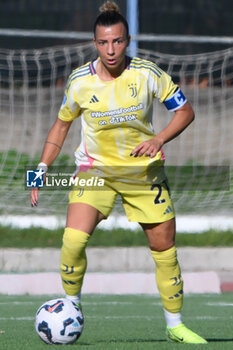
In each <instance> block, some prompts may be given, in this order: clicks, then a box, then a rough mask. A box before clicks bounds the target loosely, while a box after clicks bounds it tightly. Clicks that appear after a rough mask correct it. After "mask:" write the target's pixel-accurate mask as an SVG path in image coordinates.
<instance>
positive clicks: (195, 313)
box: [0, 293, 233, 350]
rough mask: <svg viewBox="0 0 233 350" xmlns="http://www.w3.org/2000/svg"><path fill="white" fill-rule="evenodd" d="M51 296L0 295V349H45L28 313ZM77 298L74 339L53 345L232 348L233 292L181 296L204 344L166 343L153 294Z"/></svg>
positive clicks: (92, 349) (123, 349) (136, 349)
mask: <svg viewBox="0 0 233 350" xmlns="http://www.w3.org/2000/svg"><path fill="white" fill-rule="evenodd" d="M54 297H56V296H52V297H51V296H49V297H48V296H4V295H0V349H1V350H29V349H30V350H31V349H33V350H40V349H48V347H49V345H47V344H45V343H43V342H42V341H41V340H40V338H39V337H38V335H37V334H36V332H35V329H34V317H35V313H36V311H37V309H38V308H39V306H40V305H41V304H42V303H44V302H45V301H46V300H49V299H52V298H54ZM82 301H83V303H82V304H83V312H84V317H85V327H84V331H83V334H82V336H81V337H80V338H79V340H78V341H77V342H76V343H75V344H73V345H59V347H58V348H59V349H63V348H64V349H67V348H71V347H72V348H73V349H88V350H98V349H101V350H103V349H106V350H111V349H114V350H128V349H133V350H146V349H159V350H163V349H171V350H175V349H178V348H180V347H185V348H190V349H203V347H206V349H211V350H212V349H224V350H227V349H233V293H224V294H221V295H210V294H202V295H197V294H196V295H187V296H186V297H185V300H184V306H183V321H184V323H185V324H186V325H187V326H188V327H190V328H191V329H193V330H194V331H196V332H198V333H199V334H200V335H202V336H203V337H205V338H206V339H207V340H208V341H209V344H208V345H193V344H186V345H181V344H174V343H168V342H167V341H166V338H165V323H164V318H163V312H162V308H161V303H160V299H159V298H158V297H154V296H145V295H134V296H131V295H127V296H122V295H118V296H113V295H84V296H83V299H82ZM53 346H55V345H53Z"/></svg>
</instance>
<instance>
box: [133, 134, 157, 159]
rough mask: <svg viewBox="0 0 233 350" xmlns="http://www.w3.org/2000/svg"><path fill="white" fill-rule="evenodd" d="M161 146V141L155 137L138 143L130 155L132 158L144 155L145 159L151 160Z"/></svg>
mask: <svg viewBox="0 0 233 350" xmlns="http://www.w3.org/2000/svg"><path fill="white" fill-rule="evenodd" d="M162 146H163V141H162V140H161V139H159V138H158V137H157V136H155V137H153V139H150V140H148V141H144V142H142V143H140V145H138V146H137V147H135V148H134V150H133V151H132V152H131V154H130V155H131V156H134V157H142V156H143V155H145V156H146V157H150V158H153V157H155V156H156V154H157V153H158V152H159V150H160V149H161V147H162Z"/></svg>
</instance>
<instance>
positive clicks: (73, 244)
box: [31, 1, 207, 343]
mask: <svg viewBox="0 0 233 350" xmlns="http://www.w3.org/2000/svg"><path fill="white" fill-rule="evenodd" d="M100 11H101V12H100V14H99V16H98V17H97V19H96V21H95V24H94V45H95V47H96V50H97V53H98V58H97V59H96V60H94V61H93V62H88V63H87V64H85V65H84V66H82V67H79V68H78V69H76V70H74V71H73V72H72V74H71V75H70V77H69V80H68V83H67V86H66V90H65V95H64V100H63V103H62V105H61V108H60V111H59V114H58V118H57V120H56V121H55V123H54V125H53V126H52V128H51V129H50V131H49V134H48V137H47V140H46V142H45V145H44V150H43V153H42V157H41V162H40V164H39V166H38V168H44V169H47V168H48V167H49V166H50V165H51V164H52V163H53V161H54V160H55V159H56V157H57V156H58V154H59V152H60V149H61V147H62V145H63V142H64V140H65V138H66V135H67V133H68V130H69V128H70V126H71V124H72V122H73V120H74V119H76V118H78V117H81V120H82V138H81V144H80V145H79V147H78V149H77V150H76V152H75V157H76V164H77V171H76V176H78V177H79V178H80V177H83V178H84V179H86V180H87V179H88V178H90V177H91V176H92V175H93V174H94V175H97V176H98V175H99V174H101V177H102V178H103V179H104V186H103V188H102V190H101V192H100V189H96V190H93V188H92V190H88V188H87V187H86V188H84V190H83V191H80V190H79V188H77V186H74V188H73V190H72V191H71V192H70V194H69V207H68V214H67V223H66V228H65V232H64V236H63V246H62V250H61V276H62V281H63V287H64V290H65V292H66V296H67V298H69V299H71V300H73V301H74V302H75V303H77V304H80V302H81V300H80V298H81V287H82V283H83V277H84V274H85V271H86V266H87V258H86V253H85V249H86V246H87V243H88V240H89V238H90V236H91V234H92V233H93V231H94V229H95V227H96V225H97V224H98V223H99V222H100V221H101V220H103V219H106V218H107V217H108V215H109V214H110V212H111V210H112V208H113V206H114V202H115V199H116V196H117V194H119V195H121V197H122V201H123V205H124V208H125V211H126V215H127V217H128V219H129V220H130V221H137V222H139V223H140V225H141V226H142V228H143V230H144V231H145V233H146V235H147V237H148V242H149V246H150V249H151V254H152V257H153V259H154V261H155V265H156V281H157V285H158V289H159V292H160V296H161V300H162V304H163V308H164V314H165V320H166V323H167V336H168V339H169V340H170V341H174V342H180V343H207V342H206V340H205V339H203V338H202V337H200V336H199V335H197V334H196V333H194V332H192V331H191V330H189V329H188V328H187V327H186V326H185V325H184V324H183V323H182V320H181V313H180V310H181V307H182V301H183V281H182V277H181V271H180V267H179V264H178V261H177V255H176V248H175V245H174V244H175V214H174V208H173V204H172V202H171V199H170V196H169V189H168V185H167V181H166V176H165V174H164V168H163V163H164V154H163V152H162V146H163V145H164V144H165V143H166V142H168V141H170V140H172V139H174V138H175V137H176V136H178V135H179V134H180V133H181V132H182V131H183V130H184V129H185V128H186V127H187V126H188V125H189V124H190V123H191V122H192V121H193V119H194V112H193V110H192V108H191V106H190V104H189V103H188V102H187V100H186V98H185V96H184V95H183V93H182V91H181V90H180V88H179V87H178V86H177V85H176V84H174V83H173V82H172V80H171V77H170V76H169V75H167V74H166V73H165V72H164V71H162V70H161V69H160V68H159V67H158V66H157V65H156V64H155V63H152V62H149V61H146V60H143V59H140V58H137V57H133V58H130V57H128V56H126V49H127V47H128V45H129V42H130V36H129V33H128V24H127V21H126V20H125V18H124V17H123V16H122V15H121V14H120V12H119V8H118V6H117V5H116V4H115V3H114V2H112V1H107V2H106V3H105V4H104V5H103V6H102V7H101V9H100ZM154 98H158V99H159V101H160V102H161V103H163V104H164V105H165V107H166V108H167V109H168V110H169V111H172V112H174V115H173V118H172V119H171V121H170V123H169V124H168V125H167V126H166V127H165V128H164V129H163V130H162V131H161V132H159V133H158V134H157V135H155V134H154V131H153V128H152V125H151V121H152V104H153V99H154ZM37 203H38V189H35V190H33V191H31V204H32V205H33V206H35V205H37ZM103 258H104V257H103Z"/></svg>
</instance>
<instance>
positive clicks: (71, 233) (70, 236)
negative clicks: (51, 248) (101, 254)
mask: <svg viewBox="0 0 233 350" xmlns="http://www.w3.org/2000/svg"><path fill="white" fill-rule="evenodd" d="M89 238H90V235H89V234H88V233H86V232H83V231H80V230H76V229H73V228H70V227H66V229H65V231H64V235H63V245H62V249H63V250H64V249H65V250H68V251H69V253H70V254H72V255H75V256H79V255H81V254H82V253H83V252H84V251H85V248H86V245H87V243H88V240H89Z"/></svg>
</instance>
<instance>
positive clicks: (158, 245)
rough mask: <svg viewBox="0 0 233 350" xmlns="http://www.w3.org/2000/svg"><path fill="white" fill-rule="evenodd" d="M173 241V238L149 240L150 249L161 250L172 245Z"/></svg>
mask: <svg viewBox="0 0 233 350" xmlns="http://www.w3.org/2000/svg"><path fill="white" fill-rule="evenodd" d="M174 244H175V242H174V240H173V239H166V238H163V239H160V240H159V241H158V242H157V241H155V242H150V249H151V250H153V251H155V252H163V251H165V250H168V249H170V248H172V247H173V246H174Z"/></svg>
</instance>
